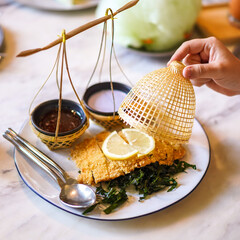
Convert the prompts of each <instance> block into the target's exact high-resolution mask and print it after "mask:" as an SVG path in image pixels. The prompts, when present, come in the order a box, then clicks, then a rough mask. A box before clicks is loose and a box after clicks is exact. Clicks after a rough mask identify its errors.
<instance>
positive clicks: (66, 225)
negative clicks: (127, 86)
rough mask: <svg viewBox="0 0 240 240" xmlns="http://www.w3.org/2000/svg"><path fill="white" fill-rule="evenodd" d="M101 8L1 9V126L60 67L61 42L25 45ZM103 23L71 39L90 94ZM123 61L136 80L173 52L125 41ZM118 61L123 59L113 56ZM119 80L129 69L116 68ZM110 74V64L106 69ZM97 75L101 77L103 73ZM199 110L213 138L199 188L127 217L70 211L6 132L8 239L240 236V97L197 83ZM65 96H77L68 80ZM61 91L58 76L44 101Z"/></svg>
mask: <svg viewBox="0 0 240 240" xmlns="http://www.w3.org/2000/svg"><path fill="white" fill-rule="evenodd" d="M94 18H95V16H94V9H89V10H84V11H76V12H50V11H49V12H48V11H40V10H36V9H32V8H28V7H26V6H21V5H19V4H11V5H7V6H2V7H1V8H0V23H1V26H2V28H3V30H4V33H5V40H6V53H7V56H6V58H5V59H4V60H3V61H2V62H1V63H0V102H1V118H0V119H1V121H0V133H1V134H2V133H3V132H4V131H5V130H6V129H7V128H8V127H11V128H13V129H14V130H16V131H19V129H20V128H21V126H22V125H23V123H24V122H25V120H26V119H27V118H28V110H29V105H30V103H31V101H32V99H33V97H34V95H35V93H36V92H37V90H38V89H39V88H40V86H41V85H42V83H43V82H44V80H45V79H46V77H47V75H48V74H49V73H50V71H51V68H52V66H53V63H54V60H55V57H56V52H57V48H56V47H55V48H53V49H50V50H47V51H43V52H41V53H37V54H35V55H32V56H29V57H25V58H16V57H15V56H16V54H17V53H19V52H20V51H22V50H26V49H30V48H37V47H42V46H44V45H45V44H48V43H49V42H51V41H52V40H55V39H56V38H57V36H58V35H59V34H61V31H62V29H63V28H65V29H66V31H67V32H68V31H70V30H72V29H73V28H75V27H78V26H80V25H82V24H84V23H86V22H88V21H90V20H93V19H94ZM100 36H101V30H100V29H99V28H98V27H96V28H94V29H91V30H88V31H86V32H85V33H83V34H81V35H78V36H76V37H74V38H73V39H71V40H69V41H68V42H67V47H68V58H69V67H70V70H71V75H72V79H73V81H74V83H75V86H76V88H77V90H78V92H79V95H82V92H83V91H84V89H85V86H86V84H87V80H88V79H89V76H90V74H91V71H92V69H93V67H94V64H95V61H96V58H97V52H98V47H99V43H100ZM116 52H117V55H118V60H119V62H120V63H121V65H122V68H123V69H124V71H125V73H126V74H127V76H128V77H129V78H130V79H131V80H132V82H133V83H135V82H136V81H137V80H138V79H139V78H140V77H142V76H143V75H144V74H146V73H148V72H150V71H152V70H155V69H157V68H160V67H163V66H166V62H167V61H168V58H164V59H161V58H150V57H143V56H140V55H138V54H137V53H134V52H130V51H128V50H126V49H124V48H119V47H117V49H116ZM113 66H114V67H113V68H114V69H117V68H116V63H113ZM114 74H115V75H114V76H115V77H116V79H118V77H120V78H121V80H122V81H123V82H125V80H124V78H123V77H122V75H121V72H119V71H116V73H115V72H114ZM104 75H105V76H107V71H104ZM96 81H97V80H96ZM195 90H196V98H197V113H196V117H197V119H198V120H199V121H200V123H201V124H202V125H203V127H204V128H205V130H206V132H207V135H208V137H209V140H210V144H211V154H212V156H211V164H210V167H209V170H208V172H207V174H206V176H205V178H204V179H203V181H202V182H201V184H200V185H199V186H198V187H197V188H196V190H195V191H194V192H193V193H192V194H190V195H189V196H188V197H187V198H185V199H184V200H182V201H181V202H179V203H177V204H175V205H173V206H171V207H169V208H167V209H165V210H163V211H161V212H158V213H155V214H152V215H149V216H146V217H142V218H137V219H133V220H128V221H121V222H118V221H117V222H101V221H95V220H88V219H84V218H81V217H77V216H74V215H71V214H69V213H67V212H64V211H62V210H60V209H58V208H56V207H54V206H53V205H51V204H49V203H47V202H46V201H44V200H43V199H41V198H40V197H39V196H37V195H36V194H35V193H33V192H32V191H31V190H30V189H29V188H28V187H27V186H26V185H25V184H24V183H23V181H22V180H21V178H20V177H19V175H18V173H17V170H16V168H15V165H14V160H13V151H14V148H13V147H12V145H10V143H9V142H7V141H6V140H5V139H4V138H3V137H2V136H1V137H0V222H1V224H0V239H9V240H10V239H24V240H27V239H44V240H45V239H46V240H48V239H49V240H50V239H58V240H60V239H64V240H65V239H69V240H71V239H89V240H96V239H99V240H100V239H104V240H107V239H111V240H112V239H119V240H120V239H121V240H122V239H138V240H140V239H168V240H173V239H185V240H192V239H197V240H200V239H204V240H206V239H211V240H220V239H224V240H235V239H236V240H237V239H240V228H239V223H240V214H239V213H240V187H239V186H240V159H239V156H240V125H239V123H240V96H235V97H226V96H223V95H220V94H218V93H215V92H213V91H212V90H209V89H208V88H206V87H201V88H196V89H195ZM64 96H66V97H68V98H73V99H74V96H73V94H72V91H71V88H70V86H69V85H66V86H65V88H64ZM55 97H57V90H56V86H55V80H54V79H50V82H49V85H48V89H44V90H43V92H42V93H41V94H40V95H39V97H38V99H37V101H36V102H38V101H39V102H41V101H43V100H48V99H50V98H55Z"/></svg>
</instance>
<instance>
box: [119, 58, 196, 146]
mask: <svg viewBox="0 0 240 240" xmlns="http://www.w3.org/2000/svg"><path fill="white" fill-rule="evenodd" d="M184 67H185V66H184V65H183V64H182V63H181V62H178V61H173V62H172V63H171V64H170V65H169V67H166V68H161V69H159V70H156V71H153V72H151V73H149V74H147V75H146V76H144V77H143V78H142V79H141V80H140V81H138V82H137V84H136V86H134V87H133V88H132V90H131V91H130V92H129V93H128V95H127V96H126V98H125V99H124V100H123V102H122V104H121V106H120V108H119V110H118V113H119V116H120V118H122V119H123V121H124V122H125V123H127V124H129V125H130V126H132V127H135V128H137V129H139V130H141V131H144V132H146V133H148V134H150V135H152V136H154V137H155V138H157V139H163V140H167V141H170V142H172V143H186V142H188V140H189V138H190V137H191V133H192V127H193V122H194V116H195V106H196V100H195V93H194V89H193V86H192V83H191V82H190V80H189V79H186V78H184V77H183V75H182V71H183V69H184Z"/></svg>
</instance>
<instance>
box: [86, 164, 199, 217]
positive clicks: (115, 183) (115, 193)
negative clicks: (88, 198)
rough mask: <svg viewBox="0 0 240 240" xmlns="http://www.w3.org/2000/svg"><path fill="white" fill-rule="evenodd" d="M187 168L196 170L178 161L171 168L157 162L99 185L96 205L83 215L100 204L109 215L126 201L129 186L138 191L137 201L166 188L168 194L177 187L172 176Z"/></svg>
mask: <svg viewBox="0 0 240 240" xmlns="http://www.w3.org/2000/svg"><path fill="white" fill-rule="evenodd" d="M187 168H192V169H194V170H196V165H192V164H189V163H187V162H185V161H180V160H175V161H174V163H173V165H171V166H167V165H159V163H158V162H155V163H152V164H150V165H147V166H145V167H142V168H137V169H135V170H134V171H133V172H131V173H129V174H126V175H124V176H120V177H118V178H116V179H113V180H111V181H109V182H106V183H104V184H100V185H99V186H97V189H96V193H97V195H98V199H99V200H98V201H97V203H96V204H94V205H93V206H91V207H89V208H87V209H86V210H85V211H84V212H83V214H87V213H89V212H91V211H92V210H94V209H95V207H96V206H98V205H100V204H101V205H102V204H104V205H107V207H106V208H105V209H104V210H103V211H104V212H105V213H106V214H109V213H111V212H112V211H113V210H115V209H116V208H118V207H119V206H120V205H122V204H123V203H124V202H126V201H127V199H128V196H127V193H126V188H127V187H129V186H130V185H133V186H134V187H135V189H136V190H137V191H138V193H139V195H140V198H139V201H142V200H144V199H146V197H147V196H149V195H151V194H152V193H154V192H158V191H160V190H163V189H165V188H168V190H167V191H168V192H170V191H172V190H173V189H175V188H176V187H177V185H178V183H177V181H176V179H175V178H174V177H173V176H174V175H175V174H177V173H180V172H186V169H187Z"/></svg>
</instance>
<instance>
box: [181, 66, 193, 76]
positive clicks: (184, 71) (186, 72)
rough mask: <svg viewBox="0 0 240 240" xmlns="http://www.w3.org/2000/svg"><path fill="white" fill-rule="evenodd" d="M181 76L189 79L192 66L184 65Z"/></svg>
mask: <svg viewBox="0 0 240 240" xmlns="http://www.w3.org/2000/svg"><path fill="white" fill-rule="evenodd" d="M183 76H184V77H185V78H188V79H190V78H191V76H192V68H191V67H185V68H184V70H183Z"/></svg>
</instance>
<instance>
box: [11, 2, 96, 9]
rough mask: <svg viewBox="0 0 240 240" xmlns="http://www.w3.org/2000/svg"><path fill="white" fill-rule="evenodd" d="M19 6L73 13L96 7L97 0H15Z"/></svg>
mask: <svg viewBox="0 0 240 240" xmlns="http://www.w3.org/2000/svg"><path fill="white" fill-rule="evenodd" d="M15 2H18V3H20V4H23V5H26V6H29V7H33V8H39V9H42V10H49V11H74V10H83V9H87V8H91V7H96V6H97V4H98V3H99V0H41V1H38V0H15Z"/></svg>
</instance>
